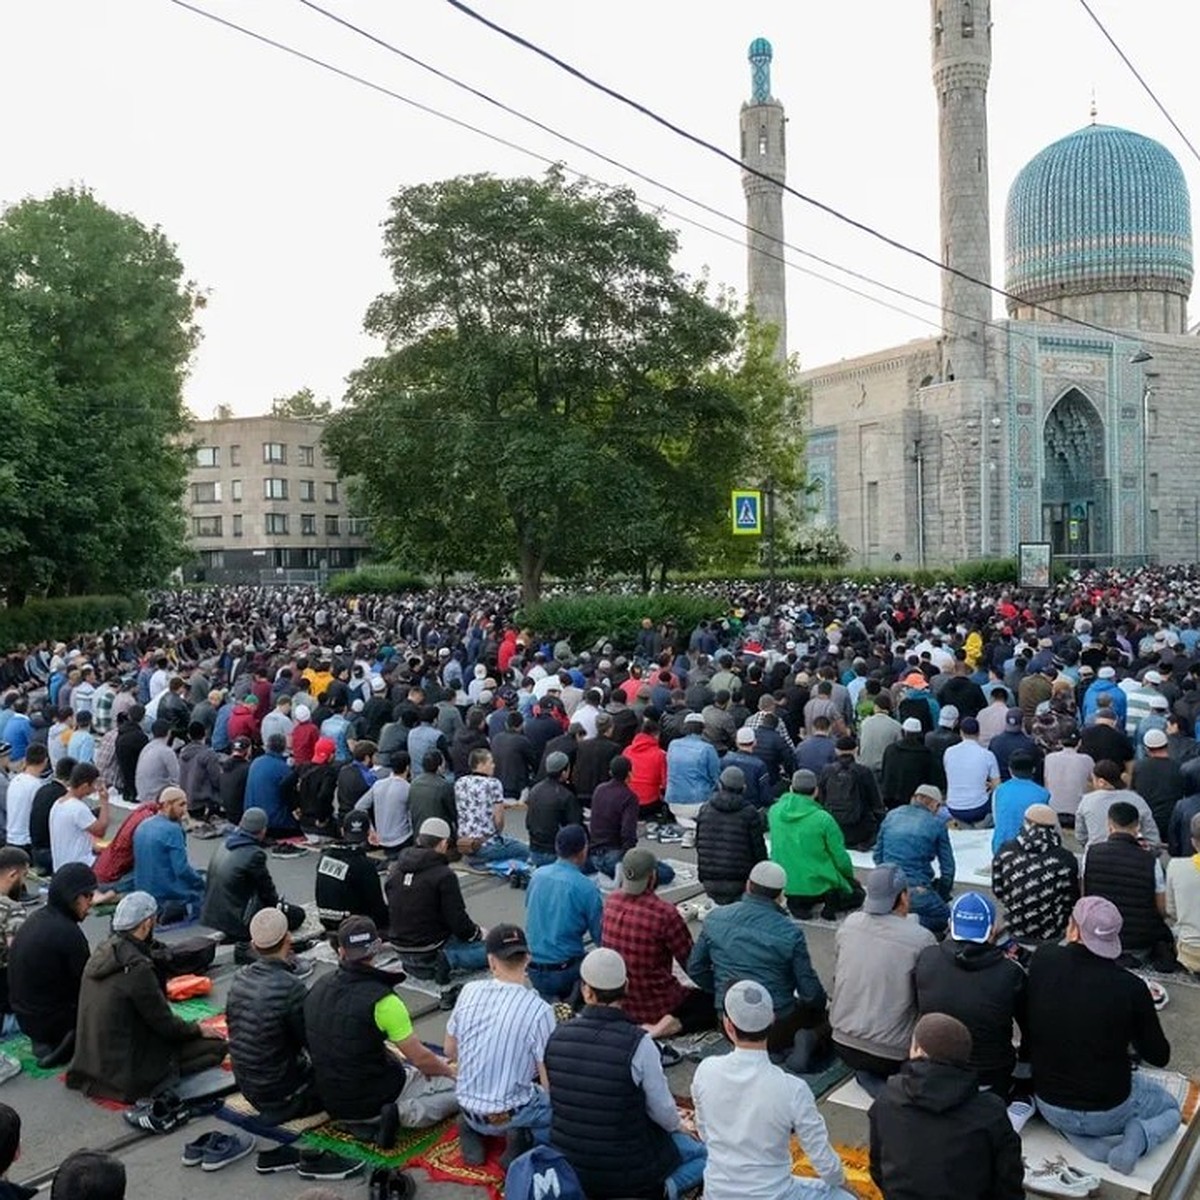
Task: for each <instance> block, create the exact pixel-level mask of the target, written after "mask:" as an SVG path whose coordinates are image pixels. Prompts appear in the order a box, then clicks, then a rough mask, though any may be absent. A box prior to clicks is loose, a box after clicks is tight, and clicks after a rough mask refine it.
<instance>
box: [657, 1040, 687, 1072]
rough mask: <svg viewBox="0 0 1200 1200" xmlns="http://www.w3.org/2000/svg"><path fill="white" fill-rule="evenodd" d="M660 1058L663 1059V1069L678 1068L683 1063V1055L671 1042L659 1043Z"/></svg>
mask: <svg viewBox="0 0 1200 1200" xmlns="http://www.w3.org/2000/svg"><path fill="white" fill-rule="evenodd" d="M658 1057H659V1058H661V1059H662V1065H663V1067H664V1068H665V1067H676V1066H678V1065H679V1064H680V1063H681V1062H683V1054H682V1053H681V1052H680V1051H678V1050H677V1049H676V1048H675V1047H674V1046H672V1045H671V1043H670V1042H659V1043H658Z"/></svg>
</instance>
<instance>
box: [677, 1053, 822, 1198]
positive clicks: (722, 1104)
mask: <svg viewBox="0 0 1200 1200" xmlns="http://www.w3.org/2000/svg"><path fill="white" fill-rule="evenodd" d="M692 1099H693V1100H695V1102H696V1127H697V1129H698V1130H699V1131H700V1136H701V1137H702V1138H703V1139H704V1144H705V1145H706V1146H707V1147H708V1162H707V1164H706V1165H705V1168H704V1197H705V1200H779V1198H780V1197H784V1196H788V1195H789V1194H790V1189H791V1183H792V1153H791V1138H792V1134H793V1133H794V1134H795V1135H796V1137H797V1138H799V1139H800V1145H801V1146H803V1147H804V1152H805V1154H807V1155H808V1158H809V1161H810V1162H811V1163H812V1165H813V1167H814V1169H815V1170H816V1171H817V1173H818V1174H819V1175H820V1177H821V1179H822V1180H823V1181H824V1182H825V1184H826V1185H827V1186H828V1187H830V1188H840V1187H842V1186H843V1184H844V1183H845V1172H844V1171H843V1169H842V1162H841V1159H839V1158H838V1156H837V1154H836V1153H835V1152H834V1150H833V1147H832V1146H830V1144H829V1132H828V1130H827V1129H826V1128H825V1122H824V1121H823V1120H822V1119H821V1114H820V1113H819V1112H818V1111H817V1102H816V1101H815V1100H814V1099H813V1094H812V1091H811V1089H810V1088H809V1086H808V1084H807V1083H805V1082H804V1080H803V1079H798V1078H797V1077H796V1076H795V1075H788V1074H787V1073H786V1072H785V1071H783V1070H781V1069H780V1068H779V1067H777V1066H775V1064H774V1063H772V1062H771V1060H770V1058H769V1057H768V1056H767V1053H766V1051H765V1050H741V1049H735V1050H734V1051H733V1053H732V1054H722V1055H716V1056H714V1057H712V1058H706V1059H705V1060H704V1061H703V1062H702V1063H701V1064H700V1065H699V1066H698V1067H697V1068H696V1074H695V1076H694V1078H693V1079H692Z"/></svg>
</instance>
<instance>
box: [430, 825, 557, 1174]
mask: <svg viewBox="0 0 1200 1200" xmlns="http://www.w3.org/2000/svg"><path fill="white" fill-rule="evenodd" d="M434 819H436V818H434ZM486 945H487V964H488V970H489V971H490V972H491V978H490V979H484V980H476V981H474V982H472V983H468V984H467V985H466V986H465V987H464V988H463V990H462V994H461V995H460V996H459V998H458V1002H457V1003H456V1004H455V1006H454V1012H453V1013H452V1014H451V1017H450V1021H449V1023H448V1024H447V1026H446V1041H445V1051H446V1057H447V1059H449V1061H450V1062H452V1063H454V1064H455V1066H456V1071H457V1074H456V1082H455V1089H454V1090H455V1096H456V1097H457V1099H458V1107H459V1110H460V1112H459V1117H458V1137H459V1144H460V1146H461V1148H462V1156H463V1161H464V1162H467V1163H469V1164H471V1165H472V1166H479V1165H480V1164H481V1163H482V1162H483V1161H484V1158H485V1157H486V1151H485V1147H484V1144H483V1137H484V1136H485V1135H492V1136H500V1135H507V1138H508V1146H507V1148H506V1151H505V1156H504V1158H505V1161H504V1163H503V1165H505V1166H507V1165H508V1162H510V1161H511V1160H512V1159H513V1158H515V1157H516V1156H517V1155H518V1154H522V1153H524V1151H526V1150H527V1149H529V1145H530V1143H531V1142H533V1141H537V1142H541V1143H545V1142H547V1141H548V1140H549V1138H550V1098H549V1096H548V1095H547V1093H546V1066H545V1057H546V1043H547V1042H548V1041H549V1040H550V1035H551V1034H552V1033H553V1032H554V1025H555V1021H554V1010H553V1009H552V1008H551V1007H550V1006H549V1005H548V1004H547V1003H546V1002H545V1001H544V1000H542V999H540V998H539V997H538V995H537V994H536V993H535V992H533V991H532V990H531V989H530V988H528V987H526V980H525V968H526V966H527V965H528V963H529V945H528V943H527V942H526V941H525V934H524V931H523V930H522V929H521V928H520V926H517V925H504V924H501V925H493V926H492V928H491V929H489V930H488V935H487V941H486ZM501 1047H503V1052H502V1053H501V1052H500V1048H501Z"/></svg>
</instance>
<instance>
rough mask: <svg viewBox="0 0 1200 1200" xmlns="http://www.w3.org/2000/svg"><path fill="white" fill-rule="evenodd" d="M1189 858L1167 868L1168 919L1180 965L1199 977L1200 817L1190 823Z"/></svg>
mask: <svg viewBox="0 0 1200 1200" xmlns="http://www.w3.org/2000/svg"><path fill="white" fill-rule="evenodd" d="M1191 836H1192V849H1193V851H1194V853H1193V854H1192V856H1191V857H1190V858H1173V859H1171V861H1170V862H1169V863H1168V864H1167V915H1168V917H1170V919H1171V922H1172V924H1173V925H1174V934H1175V954H1176V956H1177V958H1178V960H1179V965H1180V966H1181V967H1183V969H1184V970H1185V971H1190V972H1191V973H1192V974H1193V975H1197V974H1200V813H1197V814H1196V815H1195V816H1194V817H1193V818H1192V821H1191Z"/></svg>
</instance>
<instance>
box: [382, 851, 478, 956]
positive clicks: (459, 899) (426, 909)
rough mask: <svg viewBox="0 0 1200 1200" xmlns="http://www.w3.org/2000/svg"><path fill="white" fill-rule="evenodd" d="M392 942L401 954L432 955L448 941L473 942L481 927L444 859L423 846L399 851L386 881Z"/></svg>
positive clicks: (456, 877)
mask: <svg viewBox="0 0 1200 1200" xmlns="http://www.w3.org/2000/svg"><path fill="white" fill-rule="evenodd" d="M384 890H385V891H386V893H387V905H388V925H387V928H388V929H389V930H390V936H391V939H392V941H393V942H395V943H396V945H397V946H399V947H401V948H402V949H405V950H416V951H422V950H436V949H437V948H438V947H440V946H442V945H443V944H444V943H445V942H446V941H448V940H449V939H450V938H452V937H456V938H459V939H460V940H461V941H464V942H473V941H476V940H477V939H478V938H479V936H480V930H479V926H478V925H476V924H475V922H474V921H472V920H471V917H470V915H469V914H468V913H467V906H466V904H465V903H464V901H463V896H462V888H461V887H459V883H458V876H457V875H455V873H454V872H453V871H452V870H450V865H449V863H448V862H447V861H446V856H445V855H444V854H439V853H438V852H437V851H436V850H433V849H431V848H429V847H427V846H409V847H408V849H407V850H401V851H400V854H399V855H398V856H397V858H396V863H395V865H394V866H393V867H392V870H391V874H390V875H388V880H387V884H386V885H385V888H384Z"/></svg>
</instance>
